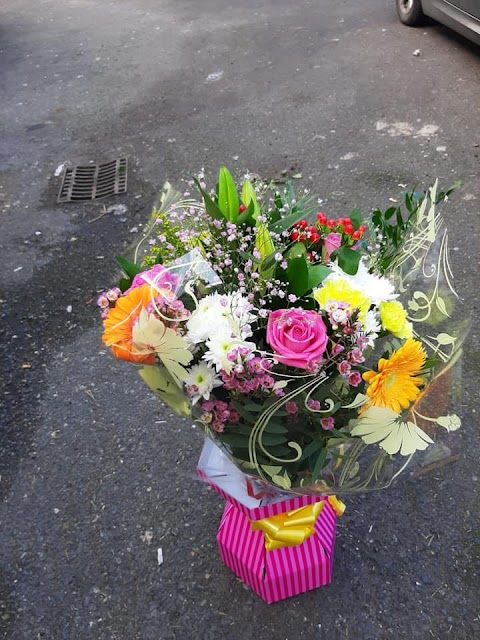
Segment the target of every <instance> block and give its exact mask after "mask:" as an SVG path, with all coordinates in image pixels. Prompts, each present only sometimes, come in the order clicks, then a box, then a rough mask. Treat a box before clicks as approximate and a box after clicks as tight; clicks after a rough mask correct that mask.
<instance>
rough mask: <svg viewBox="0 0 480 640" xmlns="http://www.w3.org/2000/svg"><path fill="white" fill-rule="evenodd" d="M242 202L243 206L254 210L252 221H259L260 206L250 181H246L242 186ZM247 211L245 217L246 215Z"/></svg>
mask: <svg viewBox="0 0 480 640" xmlns="http://www.w3.org/2000/svg"><path fill="white" fill-rule="evenodd" d="M242 202H243V204H244V205H245V206H246V207H248V208H249V209H250V207H252V208H253V212H252V216H251V217H252V219H253V220H255V221H256V220H257V218H258V216H259V215H260V205H259V204H258V202H257V194H256V193H255V189H254V187H253V185H252V183H251V182H250V180H245V182H244V183H243V185H242ZM246 213H247V211H245V213H244V214H243V215H245V214H246Z"/></svg>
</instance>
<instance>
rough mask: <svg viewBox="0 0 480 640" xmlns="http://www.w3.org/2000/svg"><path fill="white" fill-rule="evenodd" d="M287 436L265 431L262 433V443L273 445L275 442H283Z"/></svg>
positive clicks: (267, 445) (266, 445) (265, 445)
mask: <svg viewBox="0 0 480 640" xmlns="http://www.w3.org/2000/svg"><path fill="white" fill-rule="evenodd" d="M286 441H287V438H286V437H285V435H283V434H281V433H267V432H266V431H264V432H263V434H262V443H263V446H264V447H269V446H275V445H276V444H285V442H286Z"/></svg>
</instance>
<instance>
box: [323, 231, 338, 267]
mask: <svg viewBox="0 0 480 640" xmlns="http://www.w3.org/2000/svg"><path fill="white" fill-rule="evenodd" d="M341 244H342V235H341V234H340V233H329V234H328V236H327V237H326V238H325V240H324V241H323V248H324V251H325V257H324V262H328V261H329V260H330V255H331V254H332V253H333V252H334V251H335V249H338V248H339V247H340V245H341Z"/></svg>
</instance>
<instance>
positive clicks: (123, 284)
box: [118, 278, 132, 293]
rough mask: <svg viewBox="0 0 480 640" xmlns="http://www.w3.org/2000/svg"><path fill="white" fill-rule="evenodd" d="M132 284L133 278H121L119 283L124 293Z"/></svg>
mask: <svg viewBox="0 0 480 640" xmlns="http://www.w3.org/2000/svg"><path fill="white" fill-rule="evenodd" d="M131 286H132V280H131V278H121V280H120V282H119V283H118V287H119V289H120V291H121V292H122V293H125V291H126V290H127V289H130V287H131Z"/></svg>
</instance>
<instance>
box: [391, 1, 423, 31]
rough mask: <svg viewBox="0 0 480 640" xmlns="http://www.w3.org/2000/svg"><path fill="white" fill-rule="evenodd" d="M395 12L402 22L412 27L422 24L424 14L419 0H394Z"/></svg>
mask: <svg viewBox="0 0 480 640" xmlns="http://www.w3.org/2000/svg"><path fill="white" fill-rule="evenodd" d="M396 4H397V13H398V17H399V18H400V20H401V21H402V22H403V24H407V25H408V26H409V27H414V26H416V25H418V24H422V22H423V20H424V18H425V16H424V15H423V11H422V2H421V0H396Z"/></svg>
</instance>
